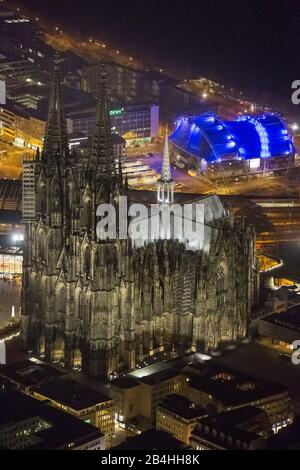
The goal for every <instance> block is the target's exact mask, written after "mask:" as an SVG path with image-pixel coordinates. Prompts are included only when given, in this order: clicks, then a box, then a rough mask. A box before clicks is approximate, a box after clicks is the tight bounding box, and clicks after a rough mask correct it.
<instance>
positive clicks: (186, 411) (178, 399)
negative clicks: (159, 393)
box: [159, 394, 207, 420]
mask: <svg viewBox="0 0 300 470" xmlns="http://www.w3.org/2000/svg"><path fill="white" fill-rule="evenodd" d="M159 408H163V409H164V410H166V411H169V412H170V413H174V414H176V415H177V416H180V417H181V418H184V419H187V420H189V419H195V418H198V417H200V416H204V415H206V414H207V413H206V411H205V410H204V409H203V408H200V406H197V405H195V403H193V402H192V401H190V400H188V399H187V398H185V397H183V396H182V395H175V394H174V395H168V396H167V398H165V400H164V401H163V402H162V403H160V405H159Z"/></svg>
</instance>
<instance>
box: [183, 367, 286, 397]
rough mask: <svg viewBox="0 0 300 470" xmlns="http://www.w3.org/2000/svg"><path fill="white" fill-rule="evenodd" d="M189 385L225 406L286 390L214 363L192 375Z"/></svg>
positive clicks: (272, 383) (279, 385)
mask: <svg viewBox="0 0 300 470" xmlns="http://www.w3.org/2000/svg"><path fill="white" fill-rule="evenodd" d="M189 386H190V387H192V388H194V389H196V390H199V391H201V392H204V393H206V394H209V395H211V396H212V397H213V398H215V399H217V400H219V401H220V402H221V403H223V404H224V405H226V406H240V405H243V404H247V403H251V402H253V401H257V400H261V399H264V398H267V397H270V396H273V395H278V394H281V393H285V392H287V391H288V390H287V387H285V386H283V385H281V384H279V383H276V382H270V381H266V380H261V379H258V378H256V377H253V376H250V375H246V374H242V373H240V372H238V371H236V370H233V369H229V368H227V367H221V366H214V365H211V366H209V367H208V370H207V372H204V373H203V374H201V375H198V376H194V377H192V378H191V380H190V383H189Z"/></svg>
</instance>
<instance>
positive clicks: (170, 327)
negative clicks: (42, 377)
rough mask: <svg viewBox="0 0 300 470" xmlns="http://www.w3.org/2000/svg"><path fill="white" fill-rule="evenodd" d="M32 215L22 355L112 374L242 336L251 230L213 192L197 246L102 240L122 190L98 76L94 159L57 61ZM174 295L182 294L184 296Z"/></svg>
mask: <svg viewBox="0 0 300 470" xmlns="http://www.w3.org/2000/svg"><path fill="white" fill-rule="evenodd" d="M34 175H35V181H34V183H35V218H34V219H33V220H30V221H28V222H26V236H25V250H24V263H23V293H22V320H21V329H22V340H23V347H24V348H25V349H31V350H34V351H35V352H36V353H39V354H43V355H45V359H46V360H47V361H60V362H63V363H64V364H65V365H66V367H69V368H71V367H75V366H76V367H79V366H80V367H81V368H82V369H83V370H84V371H85V372H87V373H89V374H92V375H100V376H104V377H107V376H110V374H113V373H114V372H116V371H120V370H126V369H130V368H133V367H135V366H136V364H137V363H138V362H140V361H142V360H144V358H146V357H148V356H151V355H153V354H155V353H156V352H161V351H166V350H172V349H175V350H178V351H180V352H184V351H186V350H190V349H192V350H199V348H202V347H203V348H205V349H206V350H209V349H215V348H217V347H218V345H219V344H220V342H222V341H225V342H226V341H235V340H237V339H238V338H239V337H245V335H246V334H247V323H248V316H249V313H250V310H251V306H252V304H253V303H254V301H255V300H256V289H257V285H256V273H255V266H256V256H255V233H254V228H253V227H252V226H248V225H247V224H246V223H245V222H243V221H242V222H237V223H236V222H235V221H234V219H233V218H232V217H231V216H229V215H228V213H227V212H226V211H225V209H224V207H223V205H222V203H221V201H220V199H219V198H218V197H217V196H209V197H206V198H203V199H200V201H198V203H199V204H201V205H203V206H204V213H205V214H207V215H208V216H207V219H206V221H205V228H204V234H205V242H204V245H203V247H202V248H199V249H195V250H192V249H186V246H185V243H184V240H183V239H181V240H178V239H168V237H167V238H166V239H158V240H156V241H155V240H151V239H147V240H144V241H142V243H141V244H138V243H135V241H134V240H132V239H131V238H127V239H121V238H118V236H116V237H115V238H114V239H106V240H102V239H101V238H99V234H98V233H97V224H96V222H97V219H96V209H97V207H98V206H99V205H100V204H102V203H105V204H112V206H113V207H114V208H115V210H116V212H117V213H119V204H120V197H121V196H122V195H128V196H130V198H131V197H132V196H131V195H130V194H128V191H127V187H126V186H127V185H126V182H125V184H124V183H123V178H122V168H121V165H120V162H119V164H118V165H116V164H115V159H114V156H113V150H112V145H111V123H110V115H109V108H108V103H107V99H106V86H105V76H104V74H102V76H101V83H100V93H99V103H98V109H97V118H96V126H95V133H94V140H93V145H92V150H91V154H90V155H89V156H88V157H82V158H76V157H75V156H74V155H73V154H71V153H70V152H69V146H68V135H67V126H66V121H65V118H64V113H63V109H62V103H61V84H60V71H59V69H58V66H57V65H56V66H55V70H54V76H53V81H52V92H51V96H50V103H49V115H48V122H47V126H46V134H45V139H44V148H43V152H42V155H41V156H40V157H38V158H37V159H36V163H35V172H34ZM178 293H181V295H180V297H179V295H178Z"/></svg>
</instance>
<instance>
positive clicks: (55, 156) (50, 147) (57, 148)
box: [42, 54, 116, 179]
mask: <svg viewBox="0 0 300 470" xmlns="http://www.w3.org/2000/svg"><path fill="white" fill-rule="evenodd" d="M59 62H60V59H59V56H58V54H55V58H54V70H53V75H52V82H51V89H50V99H49V107H48V120H47V124H46V133H45V138H44V147H43V152H42V158H43V160H44V161H46V162H47V164H50V166H52V165H53V166H55V167H56V168H58V170H59V171H60V170H61V169H63V168H65V167H66V166H67V164H68V160H69V142H68V132H67V123H66V119H65V116H64V111H63V103H62V86H61V73H60V68H59ZM90 163H91V164H92V163H93V164H94V168H96V171H97V173H98V174H100V175H101V177H102V178H108V179H109V178H110V177H111V176H112V175H115V173H116V171H115V162H114V153H113V146H112V143H111V124H110V115H109V107H108V102H107V94H106V84H105V72H104V70H103V72H102V73H101V76H100V86H99V96H98V105H97V113H96V127H95V133H94V139H93V145H92V152H91V158H90Z"/></svg>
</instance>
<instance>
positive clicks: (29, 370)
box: [0, 360, 64, 387]
mask: <svg viewBox="0 0 300 470" xmlns="http://www.w3.org/2000/svg"><path fill="white" fill-rule="evenodd" d="M63 374H64V373H63V372H60V371H59V370H57V369H55V368H54V367H52V366H50V365H48V364H44V363H42V362H39V363H36V362H32V361H30V360H25V361H22V362H17V363H16V364H10V365H6V366H0V375H1V376H2V377H5V378H7V379H9V380H12V381H13V382H15V383H18V384H21V385H22V386H23V387H33V386H35V385H37V384H39V383H40V382H42V381H43V380H45V379H49V378H53V377H60V376H62V375H63Z"/></svg>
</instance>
